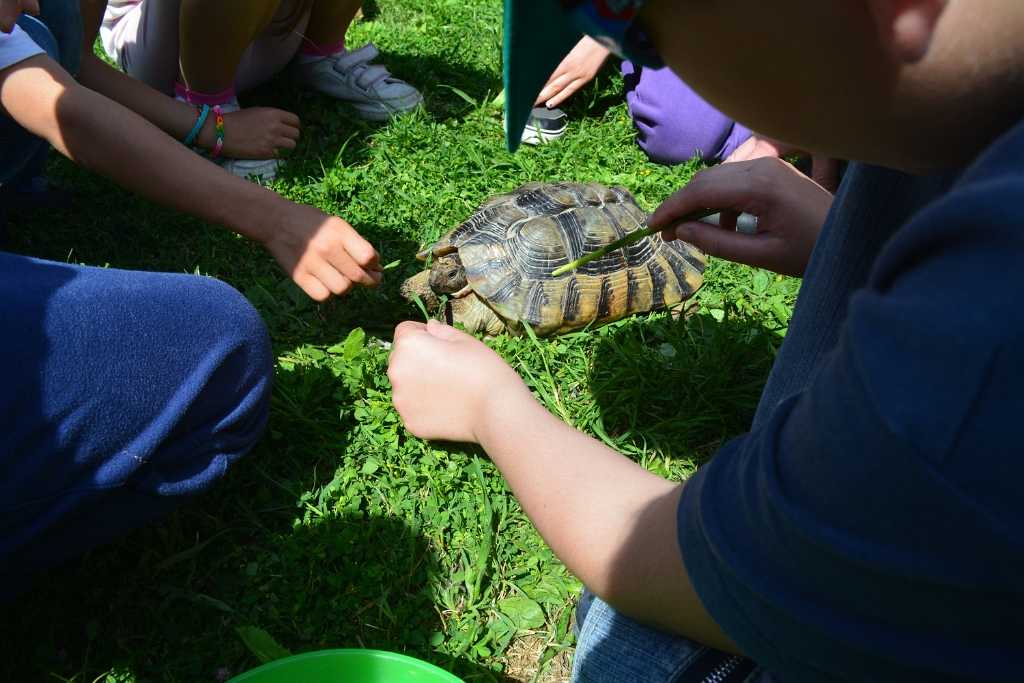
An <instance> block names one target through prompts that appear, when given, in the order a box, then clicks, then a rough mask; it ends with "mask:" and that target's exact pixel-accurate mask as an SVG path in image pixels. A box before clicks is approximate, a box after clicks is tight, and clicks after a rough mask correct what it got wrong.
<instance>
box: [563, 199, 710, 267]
mask: <svg viewBox="0 0 1024 683" xmlns="http://www.w3.org/2000/svg"><path fill="white" fill-rule="evenodd" d="M718 211H719V210H718V209H701V210H699V211H693V212H691V213H688V214H686V215H685V216H683V217H682V218H680V219H679V220H678V221H677V223H688V222H690V221H699V220H700V219H701V218H707V217H708V216H710V215H711V214H713V213H718ZM665 229H666V228H644V229H643V230H634V231H633V232H631V233H629V234H628V235H626V236H625V237H623V238H621V239H617V240H615V241H614V242H612V243H611V244H609V245H608V246H606V247H601V248H600V249H598V250H597V251H592V252H590V253H589V254H586V255H585V256H581V257H579V258H578V259H576V260H575V261H571V262H570V263H566V264H565V265H564V266H559V267H558V268H555V269H554V270H553V271H551V276H552V277H558V276H559V275H562V274H563V273H568V272H570V271H573V270H576V269H577V268H579V267H580V266H584V265H586V264H588V263H590V262H591V261H594V260H596V259H599V258H601V257H602V256H605V255H606V254H609V253H611V252H613V251H615V250H616V249H621V248H622V247H625V246H629V245H630V244H633V243H634V242H639V241H640V240H642V239H643V238H645V237H650V236H651V235H653V234H655V233H658V232H661V231H662V230H665Z"/></svg>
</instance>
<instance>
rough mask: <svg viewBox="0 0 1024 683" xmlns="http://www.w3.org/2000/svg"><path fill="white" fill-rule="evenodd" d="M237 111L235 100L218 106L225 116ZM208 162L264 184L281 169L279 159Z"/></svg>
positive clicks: (233, 173) (240, 176)
mask: <svg viewBox="0 0 1024 683" xmlns="http://www.w3.org/2000/svg"><path fill="white" fill-rule="evenodd" d="M175 99H178V100H181V101H182V102H184V101H185V100H184V99H183V98H181V97H178V98H175ZM239 109H241V106H239V104H238V100H237V99H232V100H231V101H230V102H225V103H224V104H222V105H220V110H221V111H222V112H223V113H225V114H228V113H230V112H233V111H238V110H239ZM210 116H211V117H212V116H213V112H210ZM210 161H212V162H213V163H215V164H217V165H218V166H220V167H221V168H223V169H224V170H225V171H227V172H228V173H230V174H231V175H236V176H238V177H239V178H246V179H248V178H253V179H254V180H258V181H260V182H264V183H269V182H270V181H272V180H274V178H276V177H277V171H278V169H279V168H280V167H281V160H280V159H231V158H229V157H219V158H217V159H210Z"/></svg>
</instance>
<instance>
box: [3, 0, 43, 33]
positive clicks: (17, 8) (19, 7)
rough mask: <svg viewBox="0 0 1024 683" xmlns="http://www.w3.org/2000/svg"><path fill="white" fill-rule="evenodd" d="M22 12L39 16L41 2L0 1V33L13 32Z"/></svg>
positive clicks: (29, 0)
mask: <svg viewBox="0 0 1024 683" xmlns="http://www.w3.org/2000/svg"><path fill="white" fill-rule="evenodd" d="M22 12H25V13H27V14H33V15H38V14H39V0H0V31H3V32H4V33H10V32H11V31H13V30H14V24H16V23H17V21H18V17H20V16H21V13H22Z"/></svg>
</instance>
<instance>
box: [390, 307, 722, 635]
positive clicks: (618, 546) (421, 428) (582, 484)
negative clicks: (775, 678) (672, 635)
mask: <svg viewBox="0 0 1024 683" xmlns="http://www.w3.org/2000/svg"><path fill="white" fill-rule="evenodd" d="M388 376H389V377H390V379H391V383H392V387H393V389H394V402H395V407H396V408H397V410H398V412H399V413H400V414H401V416H402V419H403V421H404V422H405V425H406V427H407V428H408V429H409V431H411V432H412V433H413V434H415V435H416V436H420V437H423V438H427V439H442V440H448V441H469V442H476V443H479V444H480V445H481V446H483V448H484V450H486V451H487V454H488V455H489V456H490V457H491V459H492V460H493V461H494V463H495V465H497V466H498V469H500V470H501V473H502V474H503V475H504V476H505V479H506V480H507V481H508V484H509V487H510V488H511V489H512V492H513V493H514V494H515V495H516V497H517V498H518V499H519V502H520V503H521V504H522V506H523V509H524V510H525V511H526V514H527V515H529V517H530V519H531V520H532V521H533V523H534V524H535V525H536V527H537V529H538V530H539V531H540V533H541V535H542V536H543V537H544V540H545V541H547V543H548V545H550V546H551V549H552V550H554V552H555V554H556V555H558V557H559V558H560V559H561V560H562V561H563V562H565V564H566V566H567V567H569V569H570V570H571V571H572V572H573V573H574V574H575V575H576V576H578V577H579V578H580V579H581V580H582V581H583V582H584V583H585V584H586V585H587V586H588V587H589V588H590V589H591V590H593V591H594V592H595V593H596V594H597V595H599V596H601V598H602V599H604V600H605V601H607V602H608V603H609V604H611V605H612V606H613V607H615V608H616V609H617V610H619V611H621V612H623V613H624V614H627V615H629V616H632V617H634V618H637V619H640V620H642V621H646V622H648V623H652V624H655V625H658V626H660V627H662V628H665V629H668V630H670V631H673V632H676V633H680V634H683V635H686V636H688V637H690V638H693V639H695V640H697V641H699V642H702V643H705V644H707V645H711V646H714V647H717V648H719V649H724V650H729V651H733V652H735V651H736V646H735V645H734V644H732V642H731V641H730V640H729V639H728V637H727V636H726V635H725V634H724V633H723V632H722V630H721V629H720V628H719V627H718V626H717V625H716V624H715V622H714V621H713V620H712V619H711V617H710V616H709V615H708V613H707V611H705V609H704V608H703V606H702V605H701V603H700V601H699V600H698V599H697V595H696V593H695V592H694V589H693V587H692V586H691V585H690V581H689V578H688V576H687V574H686V568H685V566H684V565H683V558H682V556H681V553H680V550H679V541H678V536H677V531H676V511H677V508H678V504H679V496H680V493H681V491H682V486H681V485H679V484H676V483H673V482H670V481H666V480H664V479H662V478H660V477H658V476H655V475H653V474H651V473H649V472H647V471H646V470H644V469H643V468H642V467H640V466H639V465H637V464H635V463H633V462H632V461H630V460H628V459H627V458H625V457H623V456H622V455H620V454H618V453H616V452H615V451H612V450H610V449H608V448H606V447H605V446H604V445H602V444H601V443H600V442H598V441H596V440H594V439H592V438H590V437H588V436H586V435H584V434H582V433H580V432H578V431H576V430H575V429H572V428H571V427H569V426H567V425H565V424H564V423H562V422H561V421H560V420H558V419H557V418H555V417H554V416H552V415H551V414H549V413H548V412H547V411H546V410H545V409H544V408H543V407H542V406H541V405H540V404H538V403H537V401H535V400H534V398H533V396H532V395H531V394H530V392H529V390H528V389H527V387H526V385H525V384H523V382H522V380H521V379H520V378H519V376H518V375H517V374H516V373H515V371H514V370H513V369H512V368H510V367H509V366H508V365H506V364H505V362H504V361H502V360H501V358H499V357H498V356H497V355H496V354H495V353H494V352H492V351H491V350H490V349H489V348H487V347H486V346H485V345H484V344H482V343H480V342H479V341H477V340H476V339H474V338H473V337H470V336H469V335H467V334H464V333H462V332H459V331H458V330H455V329H454V328H451V327H448V326H446V325H442V324H441V323H437V322H436V321H431V322H430V323H429V324H428V325H423V324H421V323H402V324H401V325H399V327H398V328H397V329H396V331H395V341H394V347H393V350H392V354H391V360H390V364H389V368H388Z"/></svg>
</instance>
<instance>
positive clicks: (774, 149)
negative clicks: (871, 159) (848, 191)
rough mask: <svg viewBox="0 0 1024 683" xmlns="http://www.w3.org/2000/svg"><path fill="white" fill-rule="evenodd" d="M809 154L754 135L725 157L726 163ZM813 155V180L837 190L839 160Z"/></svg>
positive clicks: (829, 188)
mask: <svg viewBox="0 0 1024 683" xmlns="http://www.w3.org/2000/svg"><path fill="white" fill-rule="evenodd" d="M794 154H796V155H801V156H807V154H806V152H803V151H802V150H799V149H797V148H796V147H793V146H791V145H787V144H785V143H783V142H779V141H778V140H772V139H771V138H765V137H761V136H759V135H752V136H750V137H749V138H747V140H746V141H745V142H744V143H743V144H742V145H740V146H739V147H737V148H736V149H735V150H734V151H733V153H732V154H730V155H729V157H728V158H727V159H725V162H724V163H727V164H731V163H734V162H736V161H753V160H754V159H763V158H765V157H771V158H781V157H785V156H791V155H794ZM810 157H811V180H813V181H814V182H816V183H818V184H819V185H821V186H822V187H823V188H825V189H826V190H828V191H829V192H835V191H836V189H837V188H838V187H839V160H837V159H830V158H829V157H825V156H821V155H819V154H812V155H810Z"/></svg>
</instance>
